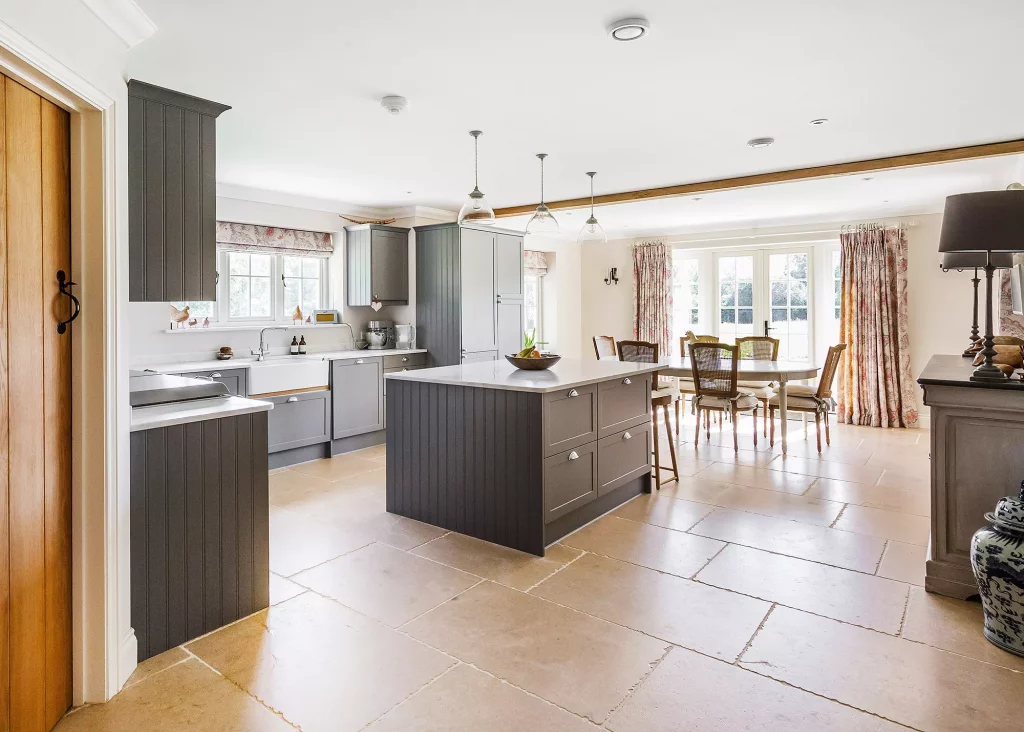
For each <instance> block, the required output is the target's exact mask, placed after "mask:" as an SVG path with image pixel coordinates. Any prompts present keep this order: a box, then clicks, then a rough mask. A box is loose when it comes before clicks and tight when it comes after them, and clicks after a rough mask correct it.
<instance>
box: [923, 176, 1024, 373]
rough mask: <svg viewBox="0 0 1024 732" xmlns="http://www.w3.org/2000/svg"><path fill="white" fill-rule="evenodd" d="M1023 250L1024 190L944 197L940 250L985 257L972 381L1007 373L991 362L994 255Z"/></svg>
mask: <svg viewBox="0 0 1024 732" xmlns="http://www.w3.org/2000/svg"><path fill="white" fill-rule="evenodd" d="M1020 251H1024V190H1020V189H1016V188H1012V189H1008V190H1005V191H981V192H978V193H960V194H957V195H955V196H947V197H946V206H945V209H944V210H943V214H942V231H941V233H940V234H939V252H941V253H942V254H947V253H952V252H975V253H981V254H982V255H983V256H984V258H985V263H984V267H985V347H984V348H983V349H982V351H981V355H982V356H984V359H985V360H984V361H983V362H982V363H981V364H980V365H979V366H977V367H976V368H975V369H974V373H972V374H971V381H988V382H999V381H1006V380H1007V376H1006V375H1005V374H1004V373H1003V372H1002V371H1000V370H999V369H998V368H997V367H996V365H995V364H994V363H993V362H992V360H993V358H994V357H995V355H996V349H995V348H994V344H993V342H992V338H993V333H992V274H993V273H994V272H995V270H996V264H995V261H996V260H995V259H994V257H993V254H994V253H995V254H998V253H999V252H1011V253H1012V252H1020Z"/></svg>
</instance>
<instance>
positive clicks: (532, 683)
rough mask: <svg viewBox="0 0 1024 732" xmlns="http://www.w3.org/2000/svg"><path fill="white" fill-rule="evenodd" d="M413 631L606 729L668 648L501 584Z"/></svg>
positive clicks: (484, 587) (435, 613)
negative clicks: (610, 715)
mask: <svg viewBox="0 0 1024 732" xmlns="http://www.w3.org/2000/svg"><path fill="white" fill-rule="evenodd" d="M405 629H406V631H407V632H408V633H409V634H410V635H411V636H413V637H414V638H419V639H421V640H423V641H424V642H425V643H428V644H429V645H431V646H433V647H435V648H440V649H442V650H444V651H445V652H447V653H450V654H452V655H453V656H455V657H456V658H458V659H460V660H462V661H465V662H466V663H471V664H473V665H475V666H477V667H479V668H481V669H483V670H485V671H487V672H489V673H492V674H494V675H496V676H498V677H499V678H502V679H504V680H506V681H508V682H510V683H512V684H515V685H516V686H518V687H520V688H522V689H525V690H526V691H528V692H530V693H532V694H536V695H537V696H540V697H541V698H543V699H546V700H547V701H550V702H552V703H554V704H557V705H559V706H561V707H564V708H565V709H568V710H569V711H571V712H574V713H576V714H580V715H582V716H585V717H587V718H588V719H591V720H593V721H594V722H596V723H598V724H600V723H601V722H603V721H604V719H605V717H607V716H608V713H609V712H611V710H612V709H614V708H615V707H616V706H617V705H618V704H619V703H620V702H621V701H622V700H623V699H624V698H625V697H626V694H627V692H628V691H629V690H630V689H631V688H632V687H633V686H634V685H636V683H637V682H638V681H640V679H642V678H643V677H644V676H645V675H646V674H647V673H648V671H650V667H651V664H653V663H655V662H656V661H657V660H658V659H660V658H661V657H662V656H663V655H664V653H665V650H666V648H667V647H668V645H667V644H666V643H664V642H663V641H658V640H655V639H654V638H650V637H648V636H645V635H642V634H640V633H637V632H635V631H632V630H628V629H626V628H621V627H619V626H617V625H613V624H611V623H607V622H605V621H603V620H599V619H597V618H593V617H591V616H589V615H584V614H582V613H578V612H576V611H574V610H569V609H567V608H564V607H560V606H559V605H555V604H553V603H550V602H547V601H546V600H542V599H540V598H538V597H533V596H530V595H526V594H523V593H521V592H518V591H516V590H513V589H510V588H508V587H503V586H501V585H497V584H494V583H493V582H485V583H483V584H481V585H478V586H476V587H474V588H473V589H471V590H469V591H468V592H466V593H463V594H462V595H459V597H457V598H456V599H455V600H453V601H451V602H448V603H445V604H444V605H442V606H440V607H439V608H436V609H434V610H432V611H430V612H429V613H427V614H426V615H424V616H422V617H420V618H417V619H416V620H414V621H413V622H411V623H410V624H409V625H407V626H406V628H405Z"/></svg>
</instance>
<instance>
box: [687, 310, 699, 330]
mask: <svg viewBox="0 0 1024 732" xmlns="http://www.w3.org/2000/svg"><path fill="white" fill-rule="evenodd" d="M699 322H700V312H699V311H698V310H697V308H693V309H691V310H690V322H689V323H687V325H693V326H695V325H697V323H699Z"/></svg>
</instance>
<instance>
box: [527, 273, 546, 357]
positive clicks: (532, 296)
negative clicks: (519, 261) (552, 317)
mask: <svg viewBox="0 0 1024 732" xmlns="http://www.w3.org/2000/svg"><path fill="white" fill-rule="evenodd" d="M541 277H543V275H537V274H530V273H529V272H527V273H526V274H525V275H524V276H523V295H524V297H523V328H524V330H525V332H526V333H529V332H531V331H533V332H534V337H535V339H536V340H537V341H542V340H544V337H543V330H542V324H543V322H544V312H543V310H544V288H543V287H541Z"/></svg>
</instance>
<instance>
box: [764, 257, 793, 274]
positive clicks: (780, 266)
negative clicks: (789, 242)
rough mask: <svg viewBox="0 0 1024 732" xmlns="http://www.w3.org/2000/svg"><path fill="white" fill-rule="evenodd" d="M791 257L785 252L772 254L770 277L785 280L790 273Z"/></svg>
mask: <svg viewBox="0 0 1024 732" xmlns="http://www.w3.org/2000/svg"><path fill="white" fill-rule="evenodd" d="M788 260H789V258H788V257H787V256H786V255H785V254H772V255H770V256H769V257H768V278H769V279H771V280H784V279H786V277H787V276H788V275H789V266H788Z"/></svg>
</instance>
